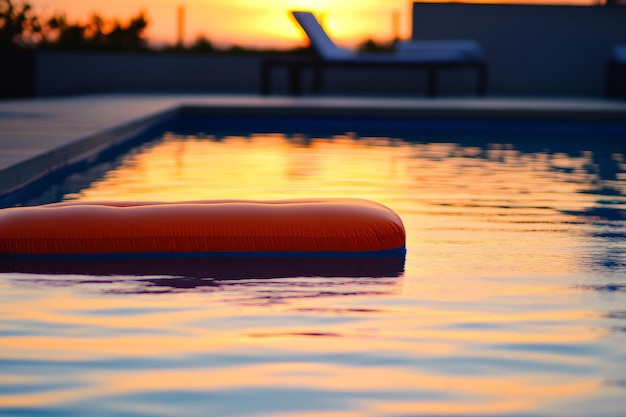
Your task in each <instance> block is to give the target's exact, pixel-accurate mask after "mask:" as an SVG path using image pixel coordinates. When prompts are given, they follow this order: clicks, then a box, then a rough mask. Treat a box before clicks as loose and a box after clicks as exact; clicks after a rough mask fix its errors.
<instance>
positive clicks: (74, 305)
mask: <svg viewBox="0 0 626 417" xmlns="http://www.w3.org/2000/svg"><path fill="white" fill-rule="evenodd" d="M623 145H624V142H623V137H622V136H608V137H598V136H595V135H594V134H593V133H590V132H587V133H586V134H584V135H569V134H559V133H552V134H549V135H544V136H541V137H539V135H535V134H531V133H528V134H527V137H520V136H519V135H517V134H507V133H498V132H495V131H492V132H489V133H487V134H483V135H482V136H480V135H479V136H476V135H474V134H462V133H458V132H444V133H432V134H429V133H424V134H415V132H408V133H407V134H406V135H404V136H402V135H397V136H393V137H391V136H385V135H378V136H365V135H363V134H361V133H359V132H358V129H356V132H342V133H340V134H330V135H314V134H305V132H304V131H303V132H301V133H297V132H295V133H289V134H284V133H267V132H266V133H253V134H236V135H235V134H211V132H205V133H197V132H195V134H193V135H189V134H186V133H185V134H182V133H171V132H168V133H165V134H163V135H162V136H161V137H160V138H158V139H157V140H155V141H151V142H148V143H145V144H142V145H141V146H138V147H137V148H134V149H132V150H131V151H130V152H128V153H127V154H125V155H123V156H121V157H120V158H118V159H117V160H115V161H111V162H109V163H107V164H105V166H104V168H103V167H102V166H100V167H93V169H92V171H94V172H96V174H94V172H91V173H89V172H87V173H84V172H81V173H75V174H73V175H71V176H69V177H68V178H67V179H66V181H65V182H64V183H63V184H61V185H54V186H51V187H50V190H52V191H50V190H48V194H46V195H50V193H51V194H54V195H61V196H62V199H64V200H69V199H76V200H91V201H98V200H161V201H173V200H194V199H213V198H215V199H223V198H242V199H286V198H306V197H316V198H317V197H355V198H366V199H370V200H374V201H378V202H380V203H383V204H385V205H387V206H388V207H390V208H391V209H393V210H394V211H396V212H397V213H398V214H399V215H400V216H401V218H402V219H403V221H404V224H405V227H406V231H407V257H406V261H405V265H404V272H401V271H400V272H399V273H396V274H393V273H390V274H380V273H376V274H367V273H364V274H363V275H364V276H348V274H346V275H344V276H342V275H339V276H333V275H332V274H320V276H306V274H303V275H301V276H297V275H296V276H286V277H285V276H283V275H278V274H277V275H275V276H272V275H271V273H270V274H269V275H267V276H262V277H261V275H262V272H261V271H258V273H259V276H258V277H256V276H255V275H254V272H255V271H253V272H252V274H251V275H246V276H242V277H237V276H235V277H229V278H228V279H225V278H220V277H219V276H217V275H216V276H215V277H212V276H211V275H210V274H208V275H205V276H202V277H193V276H191V277H190V276H184V277H177V276H176V273H175V272H172V271H171V270H169V269H168V270H167V273H165V270H163V271H164V273H161V274H159V273H158V269H157V270H156V272H155V270H154V268H153V269H152V272H151V274H150V275H131V274H128V275H120V274H118V275H93V274H86V273H81V274H77V273H75V274H53V273H38V274H36V273H16V272H11V273H3V274H1V275H0V292H1V294H2V303H1V304H0V364H1V365H0V415H10V416H12V415H16V416H24V415H44V416H85V415H89V416H195V415H197V416H207V415H211V416H322V417H352V416H397V417H399V416H425V415H428V416H432V415H478V416H487V415H497V416H623V415H626V244H625V243H624V242H625V237H626V161H625V160H624V158H625V157H624V148H623ZM94 176H95V178H94ZM46 198H48V197H46ZM235 262H238V263H242V262H246V261H245V260H237V261H235ZM209 270H210V268H209ZM181 275H183V274H181ZM237 278H239V279H237Z"/></svg>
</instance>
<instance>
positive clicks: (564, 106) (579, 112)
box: [0, 95, 626, 198]
mask: <svg viewBox="0 0 626 417" xmlns="http://www.w3.org/2000/svg"><path fill="white" fill-rule="evenodd" d="M58 100H64V99H63V98H61V99H58ZM58 100H50V101H49V102H44V106H43V108H44V109H46V108H47V109H48V110H44V111H48V112H51V111H52V110H51V109H53V108H55V103H58ZM66 100H73V101H72V106H69V107H68V108H69V110H67V111H74V112H81V111H83V108H82V107H83V105H85V106H86V105H88V104H93V103H94V102H96V103H97V104H99V105H100V107H99V108H100V112H102V110H101V109H102V108H104V109H108V108H115V106H118V105H122V104H128V103H130V104H132V103H137V108H138V109H137V110H136V111H127V112H126V113H125V114H123V115H122V114H120V115H117V118H115V117H112V118H111V120H110V121H108V122H107V121H104V122H102V123H100V124H95V125H94V126H90V127H91V128H92V130H95V132H87V133H85V132H86V130H85V129H83V131H80V132H77V133H76V134H75V135H74V136H75V137H72V134H69V135H68V137H67V140H64V141H62V142H54V143H52V141H51V143H50V146H49V147H48V149H46V150H45V151H44V152H40V153H37V152H36V151H33V152H32V155H28V156H27V157H25V158H24V159H23V160H21V161H19V162H17V163H14V164H10V165H8V166H5V167H0V198H6V197H7V196H10V195H11V194H12V193H15V192H16V191H19V190H22V189H24V188H26V187H28V186H29V185H31V184H32V183H34V182H36V181H39V180H41V179H42V178H44V177H46V176H47V175H49V174H51V173H54V172H57V171H59V170H61V169H64V168H67V167H68V166H72V165H74V164H78V163H86V164H89V163H90V161H92V160H93V159H94V158H95V157H96V156H97V155H99V154H101V153H102V152H103V151H105V150H107V149H109V148H111V147H115V146H118V145H121V144H123V143H125V142H126V141H128V140H130V139H131V138H133V137H136V136H137V135H140V134H141V133H142V132H145V131H147V130H149V129H152V128H154V127H156V126H158V125H160V124H163V123H165V122H167V121H169V120H172V119H173V118H177V117H184V116H199V117H201V116H215V117H221V116H249V115H254V117H302V116H309V117H328V116H333V117H378V118H428V119H441V120H444V121H445V120H452V119H469V120H476V119H491V120H514V121H531V120H532V121H578V122H583V121H589V122H620V123H626V102H624V101H614V100H572V99H561V100H545V99H501V98H490V99H402V98H401V99H385V98H342V97H306V98H293V97H272V98H263V97H257V96H154V95H130V96H128V95H105V96H86V97H78V98H76V97H74V98H69V99H66ZM90 100H91V101H90ZM103 100H104V101H103ZM133 100H134V101H133ZM30 103H37V104H38V105H41V101H39V102H37V101H31V102H30ZM66 103H67V102H64V104H66ZM147 103H149V104H150V105H147ZM12 104H14V105H15V107H19V108H21V109H26V110H28V109H29V108H36V106H30V107H29V101H28V100H25V101H15V102H4V103H3V102H0V114H2V111H3V110H4V111H5V112H7V111H10V110H12V109H13V108H14V107H12ZM46 106H47V107H46ZM142 106H143V107H142ZM39 109H41V106H40V107H39ZM123 110H124V109H121V110H120V113H124V111H123ZM105 111H106V110H105ZM85 114H86V116H85V117H86V119H89V117H91V119H92V120H93V119H94V118H95V117H97V115H95V114H91V116H90V115H89V114H88V112H85ZM9 116H10V114H9ZM5 120H7V118H6V117H5ZM9 120H10V117H9ZM1 122H2V120H1V119H0V127H2V123H1ZM60 123H61V124H63V120H61V121H60ZM67 123H69V122H67V121H66V122H65V124H67ZM22 130H23V129H22ZM39 130H40V131H39V133H38V134H39V136H44V137H45V135H46V131H45V129H44V128H43V127H42V128H40V129H39ZM17 131H18V133H19V126H18V129H17ZM7 139H9V140H11V138H9V137H8V135H6V136H5V137H3V136H2V135H0V140H3V141H5V142H6V140H7ZM13 140H15V139H13ZM17 140H19V135H18V139H17ZM10 145H11V144H10V143H8V145H7V144H6V143H5V147H6V146H9V147H10Z"/></svg>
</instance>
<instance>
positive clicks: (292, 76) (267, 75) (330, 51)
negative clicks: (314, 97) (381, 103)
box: [261, 11, 487, 96]
mask: <svg viewBox="0 0 626 417" xmlns="http://www.w3.org/2000/svg"><path fill="white" fill-rule="evenodd" d="M291 14H292V15H293V17H294V18H295V19H296V21H297V22H298V24H299V25H300V26H301V27H302V29H303V30H304V32H305V33H306V35H307V36H308V38H309V40H310V42H311V46H312V48H313V51H314V53H315V54H314V56H303V55H300V56H273V57H268V58H266V59H265V60H263V62H262V64H261V93H262V94H269V93H270V92H271V73H272V70H273V69H274V68H277V67H283V68H286V69H287V71H288V80H289V81H288V88H289V93H290V94H293V95H297V94H300V93H302V85H301V84H302V72H303V71H304V70H307V69H309V70H312V71H313V83H312V90H313V91H314V92H320V91H321V90H322V83H323V70H324V68H330V67H344V68H345V67H358V68H363V67H370V68H415V69H418V70H425V71H426V73H427V94H428V95H429V96H436V95H437V92H438V82H437V78H438V72H439V71H440V70H446V69H452V68H470V69H475V70H476V71H477V87H476V92H477V94H479V95H485V94H486V85H487V65H486V62H485V60H484V57H483V53H482V48H481V47H480V45H479V44H478V43H477V42H474V41H423V42H416V41H411V42H400V43H399V44H398V46H397V47H396V50H395V51H394V52H393V53H388V54H387V53H353V52H351V51H349V50H347V49H344V48H340V47H339V46H337V45H336V44H335V43H334V42H333V40H332V39H331V38H330V37H329V36H328V34H327V33H326V32H325V31H324V28H323V27H322V25H320V23H319V22H318V21H317V19H316V18H315V16H314V15H313V14H312V13H311V12H301V11H294V12H291Z"/></svg>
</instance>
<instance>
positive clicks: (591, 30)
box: [412, 2, 626, 96]
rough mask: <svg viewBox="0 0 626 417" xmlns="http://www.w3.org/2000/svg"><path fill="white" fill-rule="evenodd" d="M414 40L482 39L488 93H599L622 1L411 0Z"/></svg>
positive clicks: (617, 37)
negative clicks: (508, 0)
mask: <svg viewBox="0 0 626 417" xmlns="http://www.w3.org/2000/svg"><path fill="white" fill-rule="evenodd" d="M412 38H413V39H414V40H432V39H468V38H469V39H476V40H478V41H479V42H481V43H482V45H483V47H484V49H485V52H486V54H487V59H488V64H489V70H490V76H489V93H490V94H492V95H529V96H602V95H604V94H605V93H606V90H605V88H606V75H607V74H606V72H607V61H608V58H609V52H610V48H611V45H613V44H615V43H624V44H626V7H603V6H593V7H582V6H548V5H507V4H469V3H466V4H463V3H420V2H416V3H414V4H413V33H412Z"/></svg>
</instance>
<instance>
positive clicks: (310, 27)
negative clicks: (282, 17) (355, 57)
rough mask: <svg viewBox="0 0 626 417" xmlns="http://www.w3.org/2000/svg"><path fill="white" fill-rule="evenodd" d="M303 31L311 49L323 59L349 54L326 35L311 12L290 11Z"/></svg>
mask: <svg viewBox="0 0 626 417" xmlns="http://www.w3.org/2000/svg"><path fill="white" fill-rule="evenodd" d="M291 14H292V15H293V17H294V18H295V19H296V21H297V22H298V24H299V25H300V26H301V27H302V29H303V30H304V33H306V35H307V36H308V38H309V40H310V41H311V45H312V46H313V49H315V51H316V52H317V53H318V54H319V55H320V57H322V58H323V59H344V58H348V57H350V56H351V53H350V51H348V50H346V49H343V48H340V47H338V46H337V45H336V44H335V42H333V40H332V39H330V37H329V36H328V34H327V33H326V31H324V28H323V27H322V25H321V24H320V23H319V22H318V21H317V19H316V18H315V15H314V14H313V13H311V12H291Z"/></svg>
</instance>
